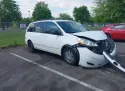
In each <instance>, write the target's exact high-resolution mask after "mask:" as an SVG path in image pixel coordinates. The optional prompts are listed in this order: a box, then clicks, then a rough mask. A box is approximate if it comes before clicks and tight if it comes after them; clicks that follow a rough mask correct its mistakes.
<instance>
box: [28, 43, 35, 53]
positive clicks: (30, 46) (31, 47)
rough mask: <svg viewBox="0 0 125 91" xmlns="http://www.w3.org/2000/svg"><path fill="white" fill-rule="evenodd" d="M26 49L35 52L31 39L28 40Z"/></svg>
mask: <svg viewBox="0 0 125 91" xmlns="http://www.w3.org/2000/svg"><path fill="white" fill-rule="evenodd" d="M28 49H29V51H30V52H32V53H33V52H35V48H34V45H33V43H32V41H28Z"/></svg>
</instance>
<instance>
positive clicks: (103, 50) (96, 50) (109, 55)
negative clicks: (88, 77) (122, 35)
mask: <svg viewBox="0 0 125 91" xmlns="http://www.w3.org/2000/svg"><path fill="white" fill-rule="evenodd" d="M77 37H79V38H84V39H87V40H90V41H92V42H94V43H96V44H97V46H88V45H85V44H76V45H74V46H75V47H77V49H78V50H79V52H80V54H81V53H85V54H86V55H89V56H86V55H84V54H82V55H81V56H80V62H79V65H81V66H84V67H100V66H103V65H105V64H107V63H108V62H110V63H111V64H113V66H115V67H117V68H118V69H120V70H121V71H123V72H125V69H124V68H123V67H122V66H121V65H120V64H119V63H118V62H117V61H115V59H114V56H115V54H116V45H115V43H114V41H113V40H112V39H110V38H107V39H105V40H93V39H90V38H86V37H83V36H82V37H81V36H77ZM106 59H107V60H106ZM83 60H84V61H83Z"/></svg>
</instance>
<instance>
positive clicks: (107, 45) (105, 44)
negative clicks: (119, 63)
mask: <svg viewBox="0 0 125 91" xmlns="http://www.w3.org/2000/svg"><path fill="white" fill-rule="evenodd" d="M97 44H98V47H93V48H91V50H92V51H93V52H94V53H97V54H102V53H103V51H106V52H108V53H112V52H113V50H114V48H115V44H114V41H113V40H112V39H106V40H101V41H98V42H97Z"/></svg>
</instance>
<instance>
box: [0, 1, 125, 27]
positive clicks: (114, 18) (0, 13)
mask: <svg viewBox="0 0 125 91" xmlns="http://www.w3.org/2000/svg"><path fill="white" fill-rule="evenodd" d="M93 3H94V6H93V7H92V13H91V14H90V12H89V10H88V8H87V7H86V6H84V5H83V6H80V7H75V8H74V10H73V17H72V16H70V15H69V14H67V13H61V14H59V17H54V16H52V13H51V10H50V9H49V8H48V4H46V3H45V2H38V3H37V4H36V5H35V7H34V10H33V14H32V17H31V18H30V17H29V18H22V14H21V11H20V8H19V5H17V3H16V1H14V0H2V1H0V22H31V21H36V20H43V19H51V18H54V19H58V18H59V19H66V20H76V21H78V22H80V23H82V24H83V23H87V22H92V23H94V22H97V23H121V22H124V21H125V19H124V17H125V0H94V2H93ZM2 26H3V29H4V23H2Z"/></svg>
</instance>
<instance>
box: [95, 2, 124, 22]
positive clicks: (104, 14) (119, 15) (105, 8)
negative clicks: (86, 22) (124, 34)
mask: <svg viewBox="0 0 125 91" xmlns="http://www.w3.org/2000/svg"><path fill="white" fill-rule="evenodd" d="M93 12H94V18H93V20H94V21H95V22H99V23H106V22H108V23H120V22H124V21H125V18H124V17H125V1H124V0H95V7H94V9H93Z"/></svg>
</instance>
